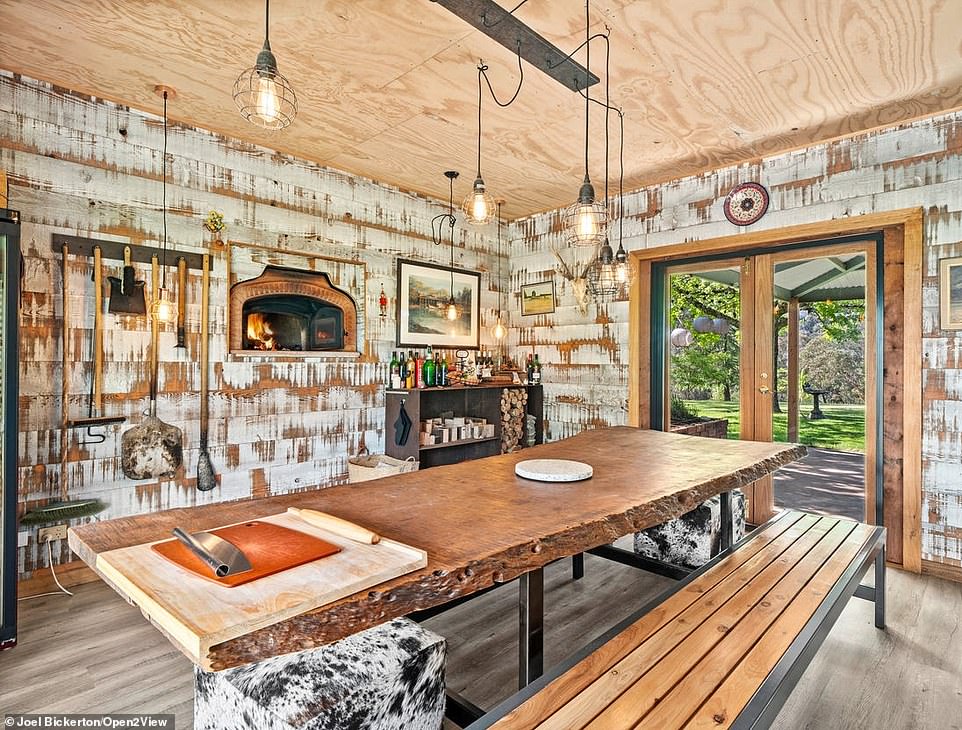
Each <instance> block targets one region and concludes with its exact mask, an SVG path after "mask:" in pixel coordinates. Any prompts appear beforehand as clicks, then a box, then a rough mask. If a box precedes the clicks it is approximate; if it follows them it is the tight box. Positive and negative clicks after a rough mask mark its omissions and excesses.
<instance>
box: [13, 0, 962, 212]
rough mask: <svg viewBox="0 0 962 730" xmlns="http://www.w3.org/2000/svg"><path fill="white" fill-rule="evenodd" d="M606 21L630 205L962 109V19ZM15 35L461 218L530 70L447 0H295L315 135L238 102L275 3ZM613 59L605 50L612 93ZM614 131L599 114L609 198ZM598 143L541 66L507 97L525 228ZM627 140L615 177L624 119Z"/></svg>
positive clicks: (698, 1)
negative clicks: (684, 184)
mask: <svg viewBox="0 0 962 730" xmlns="http://www.w3.org/2000/svg"><path fill="white" fill-rule="evenodd" d="M513 4H514V3H513V2H512V5H513ZM517 14H518V16H519V17H520V18H522V19H523V20H524V21H525V22H527V23H528V24H529V25H531V26H532V27H533V28H535V29H536V30H538V32H540V33H541V34H542V35H544V36H545V37H546V38H548V39H549V40H551V41H552V42H553V43H555V44H556V45H558V46H559V47H561V48H563V49H565V50H567V49H571V48H574V47H575V46H576V45H577V44H578V43H579V42H580V41H581V39H582V38H583V36H584V6H583V4H582V3H580V2H577V1H575V0H529V2H527V3H526V4H525V5H524V6H523V7H521V8H520V9H519V10H518V13H517ZM591 17H592V30H593V31H602V30H603V29H604V28H605V26H608V27H609V28H610V29H611V69H610V83H611V93H612V97H613V99H614V100H615V101H616V103H618V104H619V105H621V106H623V107H624V109H625V112H626V115H627V124H626V143H625V149H626V186H627V187H628V188H636V187H639V186H641V185H644V184H648V183H653V182H658V181H661V180H664V179H666V178H669V177H678V176H682V175H685V174H690V173H695V172H699V171H702V170H705V169H707V168H711V167H716V166H720V165H725V164H732V163H737V162H740V161H744V160H749V159H753V158H756V157H758V156H759V155H763V154H769V153H773V152H777V151H781V150H786V149H791V148H795V147H800V146H803V145H806V144H809V143H812V142H816V141H819V140H824V139H829V138H832V137H836V136H839V135H844V134H850V133H853V132H857V131H860V130H864V129H870V128H874V127H877V126H881V125H889V124H894V123H898V122H900V121H904V120H909V119H913V118H917V117H919V116H924V115H927V114H932V113H937V112H939V111H943V110H947V109H953V108H956V107H959V106H962V52H960V44H959V42H958V33H957V29H958V28H959V27H960V26H962V3H959V2H950V1H949V0H912V2H905V1H904V0H685V1H684V2H678V0H591ZM0 27H2V28H4V38H3V43H2V45H0V68H3V69H7V70H10V71H14V72H17V73H23V74H25V75H29V76H31V77H34V78H40V79H43V80H46V81H51V82H53V83H55V84H57V85H59V86H63V87H67V88H69V89H73V90H76V91H78V92H81V93H85V94H91V95H95V96H101V97H104V98H107V99H111V100H114V101H117V102H120V103H123V104H129V105H130V106H132V107H136V108H140V109H145V110H147V111H150V112H154V113H157V112H159V111H160V100H159V99H158V98H157V97H156V96H154V95H153V92H152V89H153V87H154V86H155V85H156V84H161V83H162V84H168V85H170V86H173V87H174V88H175V89H176V90H177V92H178V96H177V98H176V99H175V100H174V101H173V102H172V103H171V105H170V115H171V117H172V118H173V119H175V120H179V121H183V122H185V123H189V124H193V125H197V126H200V127H205V128H207V129H211V130H214V131H216V132H220V133H223V134H226V135H229V136H232V137H237V138H239V139H243V140H247V141H250V142H253V143H257V144H262V145H265V146H268V147H272V148H275V149H278V150H280V151H282V152H287V153H290V154H293V155H296V156H298V157H301V158H304V159H307V160H312V161H315V162H318V163H321V164H324V165H330V166H332V167H336V168H339V169H343V170H346V171H348V172H353V173H357V174H360V175H364V176H366V177H370V178H373V179H375V180H379V181H382V182H386V183H390V184H394V185H397V186H399V187H401V188H403V189H406V190H411V191H415V192H421V193H425V194H428V195H431V196H434V197H436V198H439V199H446V198H447V181H446V180H445V179H444V177H443V176H442V175H441V172H442V171H443V170H445V169H458V170H460V171H461V173H462V176H461V178H460V179H459V180H458V183H457V186H456V191H455V197H456V199H457V200H460V199H461V198H463V196H464V195H465V194H466V193H467V192H468V190H469V189H470V185H471V182H472V180H473V178H474V168H475V145H476V134H477V131H476V130H477V127H476V125H477V121H476V119H477V107H476V105H477V87H476V79H477V72H476V70H475V65H476V63H477V59H478V58H484V60H485V62H486V63H488V64H489V66H490V67H491V68H490V72H489V73H490V76H491V79H492V82H493V83H494V84H495V89H496V91H497V92H498V93H499V95H501V96H502V97H505V96H509V95H510V93H511V91H512V90H513V88H514V85H515V84H516V83H517V80H518V72H517V66H516V59H515V58H513V57H512V56H511V54H510V53H509V52H507V51H506V50H505V49H504V48H503V47H501V46H500V45H498V44H497V43H495V42H493V41H491V40H490V39H488V38H486V37H485V36H484V35H483V34H481V33H479V32H477V31H475V30H474V29H472V28H471V27H470V26H468V25H467V24H466V23H464V22H463V21H461V20H460V19H458V18H456V17H455V16H453V15H451V14H450V13H449V12H448V11H446V10H444V9H443V8H441V7H439V6H437V5H436V4H434V3H432V2H430V0H329V1H327V2H316V1H313V0H275V1H274V3H273V4H272V8H271V43H272V46H273V49H274V52H275V54H276V55H277V59H278V63H279V66H280V70H281V72H282V73H284V74H285V75H286V76H287V77H288V78H289V79H290V80H291V82H292V84H293V85H294V88H295V90H296V91H297V94H298V116H297V119H296V120H295V122H294V124H293V125H292V126H291V127H290V128H289V129H287V130H284V131H282V132H278V133H267V132H263V131H261V130H259V129H257V128H255V127H253V126H251V125H249V124H248V123H247V122H245V121H244V120H243V119H241V117H240V116H239V115H238V114H237V112H236V110H235V108H234V105H233V101H232V99H231V93H230V92H231V88H232V86H233V82H234V79H235V78H236V77H237V75H238V74H239V73H240V72H241V71H242V70H243V69H244V68H247V67H249V66H250V65H252V64H253V61H254V58H255V56H256V54H257V51H258V50H259V48H260V45H261V43H262V39H263V3H262V2H260V0H154V1H152V2H139V1H136V0H127V1H126V2H124V1H121V0H90V1H89V2H74V1H73V0H6V1H5V2H3V3H0ZM578 58H579V60H581V61H582V62H584V55H583V53H582V54H579V56H578ZM602 60H603V53H602V46H601V44H598V45H597V46H596V50H595V51H593V53H592V63H591V67H592V70H593V71H595V72H596V73H598V74H599V75H600V76H602V77H604V69H603V66H602V63H601V61H602ZM594 91H595V93H601V91H602V85H599V86H596V87H594ZM485 93H487V92H485ZM601 121H602V116H601V113H600V110H595V111H594V112H593V113H592V125H593V127H592V129H593V133H592V144H591V155H592V164H591V174H592V178H593V179H594V181H595V183H596V187H597V189H598V190H599V192H600V191H601V188H602V183H603V164H604V163H603V155H604V139H603V134H602V125H601ZM583 124H584V119H583V105H582V104H581V103H580V101H579V99H578V97H577V95H575V94H574V93H572V92H570V91H568V90H567V89H565V88H563V87H562V86H561V85H559V84H557V83H556V82H554V81H552V80H551V79H549V78H547V77H546V76H544V75H543V74H541V73H540V72H538V71H536V70H534V69H532V68H530V67H526V68H525V82H524V88H523V89H522V91H521V95H520V96H519V98H518V100H517V102H516V103H515V104H513V105H512V106H510V107H509V108H507V109H501V108H498V107H497V106H496V105H495V104H494V103H493V102H492V101H491V100H490V98H488V97H486V99H485V116H484V126H485V140H484V161H483V172H484V176H485V180H486V181H487V184H488V188H489V190H490V191H491V192H492V193H493V194H495V195H500V196H504V197H505V198H507V200H508V202H507V204H506V207H505V213H506V215H507V216H508V217H512V218H513V217H517V216H520V215H525V214H528V213H533V212H537V211H541V210H545V209H550V208H555V207H558V206H562V205H566V204H567V203H569V202H571V200H572V199H573V198H574V196H575V195H576V194H577V190H578V186H579V184H580V178H581V165H582V152H581V148H582V138H583ZM612 133H613V137H612V139H611V146H610V151H611V152H610V158H609V159H610V161H611V174H612V179H613V180H614V179H615V177H616V175H617V137H616V135H617V124H616V120H615V119H614V118H612Z"/></svg>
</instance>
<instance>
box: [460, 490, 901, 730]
mask: <svg viewBox="0 0 962 730" xmlns="http://www.w3.org/2000/svg"><path fill="white" fill-rule="evenodd" d="M727 496H728V495H727V493H723V498H722V506H723V510H722V514H723V515H724V514H725V510H724V505H725V502H727V501H728V500H727V499H725V497H727ZM729 514H730V513H729ZM781 517H782V516H781V515H776V516H775V517H773V518H772V519H771V520H769V521H768V522H766V523H765V524H764V525H762V526H761V527H762V528H766V527H768V526H770V525H771V524H772V523H774V522H776V521H777V520H779V519H781ZM726 528H727V529H726ZM730 530H731V521H730V518H729V520H728V524H727V525H725V524H724V521H723V529H722V541H723V543H722V544H723V545H724V544H725V543H726V542H729V541H730V538H731V531H730ZM761 532H762V530H761V529H759V530H756V531H754V532H752V533H750V534H748V535H746V536H745V537H744V538H742V539H741V540H739V541H738V542H737V543H735V544H734V545H730V546H729V547H727V548H725V549H723V550H721V551H719V553H718V555H716V556H715V557H714V558H712V559H711V560H709V561H708V562H707V563H705V564H704V565H703V566H701V567H700V568H698V569H697V570H694V571H692V572H691V573H690V574H689V575H687V576H686V577H684V578H682V579H681V580H679V581H678V582H677V583H676V584H675V585H673V586H671V587H670V588H668V589H667V590H665V591H663V592H662V593H660V594H659V595H658V596H656V597H655V598H653V599H652V600H650V601H648V602H647V603H646V604H645V605H644V606H643V607H642V608H641V609H639V610H638V611H636V612H635V613H633V614H632V615H631V616H629V617H628V618H626V619H624V620H623V621H621V622H619V623H618V624H616V625H615V626H614V627H612V628H611V629H609V630H608V631H606V632H605V633H604V634H602V635H601V636H599V637H598V638H597V639H595V640H594V641H592V642H590V643H589V644H586V645H585V646H583V647H582V648H581V649H579V650H578V651H577V652H575V653H574V654H572V655H571V656H570V657H568V658H567V659H565V660H564V661H562V662H559V663H558V664H556V665H554V666H553V667H551V668H549V670H548V671H547V672H546V673H544V674H543V675H541V676H540V677H539V678H538V679H536V680H534V681H532V682H531V683H530V684H528V685H527V686H525V687H524V688H522V689H521V690H520V691H518V692H517V693H515V694H514V695H512V696H511V697H509V698H507V699H506V700H504V701H503V702H500V703H499V704H498V705H496V706H495V707H494V708H492V709H491V710H490V711H489V712H488V713H487V714H485V715H484V716H483V717H481V718H479V719H478V720H477V721H475V722H473V723H472V724H470V725H469V726H468V727H467V728H466V730H482V729H483V728H488V727H491V725H493V724H494V723H495V722H497V721H498V720H500V719H501V718H502V717H504V716H505V715H507V714H508V713H510V712H511V711H513V710H514V709H516V708H517V707H519V706H521V705H522V704H524V703H525V702H527V701H528V700H529V699H530V698H531V697H533V696H534V695H536V694H538V692H540V691H541V690H542V689H544V688H545V687H546V686H547V685H548V684H550V683H551V682H553V681H554V680H555V679H557V678H558V677H560V676H561V675H562V674H564V673H565V672H567V671H568V670H570V669H571V668H573V667H574V666H576V665H577V664H578V663H580V662H581V661H582V660H583V659H585V658H586V657H588V656H589V655H591V654H593V653H594V652H595V651H596V650H597V649H599V648H600V647H601V646H602V645H604V644H607V643H608V642H609V641H611V640H612V639H614V638H615V637H616V636H618V635H619V634H620V633H622V632H623V631H624V630H625V629H627V628H628V627H629V626H631V625H633V624H634V623H635V622H637V621H638V620H639V619H641V618H642V617H644V616H645V615H646V614H648V613H649V612H650V611H652V610H653V609H654V608H656V607H657V606H659V605H660V604H661V603H663V602H664V601H665V600H666V599H668V598H669V597H670V596H672V595H674V594H675V593H677V592H679V591H681V590H683V589H684V588H685V587H686V586H687V585H688V584H689V583H691V582H692V581H694V580H697V579H698V578H699V577H701V576H702V575H703V574H704V573H706V572H708V571H709V570H711V569H712V568H713V567H715V565H717V564H718V563H720V562H722V561H723V560H725V559H726V558H728V557H729V556H730V555H732V554H734V553H735V552H736V551H737V550H738V549H739V548H741V547H742V546H743V545H746V544H748V543H749V542H751V541H752V540H754V539H756V538H757V537H758V536H759V535H760V534H761ZM626 552H627V551H626ZM873 563H874V566H875V586H874V587H872V586H865V585H861V579H862V576H863V575H864V574H865V572H866V571H867V570H868V568H869V566H870V565H872V564H873ZM853 595H854V596H856V597H858V598H863V599H865V600H870V601H874V603H875V626H876V627H877V628H879V629H884V628H885V528H884V527H876V528H875V529H874V530H873V532H872V534H871V536H870V537H869V539H868V540H866V542H865V545H863V547H862V549H861V550H860V551H859V553H858V554H857V555H856V556H855V559H854V560H853V561H852V562H851V564H849V566H848V567H847V568H846V569H845V571H844V572H843V573H842V575H841V576H840V577H839V579H838V580H837V581H836V582H835V584H834V585H833V586H832V589H831V590H830V591H829V592H828V594H827V595H826V596H825V598H824V599H822V602H821V604H820V605H819V607H818V609H817V610H816V611H815V613H814V614H813V615H812V617H811V618H810V619H809V620H808V621H807V622H806V624H805V626H804V627H803V629H802V630H801V631H800V632H799V634H798V635H797V636H796V637H795V639H794V640H793V641H792V643H791V645H790V646H789V647H788V650H787V651H786V652H785V653H784V654H783V655H782V657H781V659H779V660H778V662H777V663H776V664H775V667H774V668H773V669H772V671H771V672H769V674H768V676H767V677H766V678H765V681H764V682H762V684H761V686H760V687H759V688H758V690H757V691H756V692H755V694H754V695H753V696H752V698H751V700H749V702H748V704H746V705H745V707H744V708H743V709H742V711H741V712H740V713H739V714H738V717H737V718H735V720H734V723H733V724H732V726H731V727H732V728H737V729H739V730H741V729H742V728H765V727H768V726H769V725H771V723H772V722H773V721H774V719H775V717H776V716H777V715H778V712H779V711H780V710H781V708H782V706H783V705H784V704H785V701H786V700H787V699H788V697H789V695H790V694H791V692H792V690H793V689H794V688H795V685H796V684H797V683H798V680H799V679H800V678H801V676H802V674H803V673H804V671H805V669H806V668H807V667H808V665H809V663H810V662H811V660H812V658H813V657H814V656H815V653H816V652H817V651H818V648H819V647H820V646H821V645H822V642H823V641H824V640H825V637H826V636H828V633H829V632H830V631H831V629H832V627H833V626H834V625H835V621H836V620H837V619H838V617H839V614H841V612H842V609H844V608H845V605H846V604H847V603H848V600H849V598H851V597H852V596H853Z"/></svg>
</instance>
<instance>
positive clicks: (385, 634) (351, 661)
mask: <svg viewBox="0 0 962 730" xmlns="http://www.w3.org/2000/svg"><path fill="white" fill-rule="evenodd" d="M445 655H446V643H445V640H444V638H443V637H441V636H438V635H437V634H434V633H432V632H430V631H428V630H427V629H424V628H422V627H421V626H419V625H418V624H416V623H414V622H413V621H410V620H408V619H404V618H400V619H395V620H393V621H390V622H388V623H386V624H382V625H381V626H375V627H374V628H373V629H368V630H367V631H363V632H361V633H359V634H355V635H354V636H349V637H348V638H346V639H342V640H341V641H338V642H335V643H334V644H329V645H328V646H324V647H321V648H319V649H311V650H308V651H302V652H299V653H296V654H287V655H284V656H279V657H275V658H273V659H268V660H265V661H263V662H258V663H257V664H251V665H248V666H243V667H237V668H235V669H227V670H225V671H222V672H204V671H202V670H200V669H198V668H195V671H194V680H195V681H194V728H195V730H344V729H345V728H350V729H351V730H402V729H403V730H438V729H439V728H440V727H441V722H442V719H443V717H444V704H445V685H444V667H445Z"/></svg>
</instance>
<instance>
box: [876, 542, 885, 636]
mask: <svg viewBox="0 0 962 730" xmlns="http://www.w3.org/2000/svg"><path fill="white" fill-rule="evenodd" d="M875 627H876V628H878V629H884V628H885V545H882V549H881V550H880V551H879V554H878V555H877V556H876V557H875Z"/></svg>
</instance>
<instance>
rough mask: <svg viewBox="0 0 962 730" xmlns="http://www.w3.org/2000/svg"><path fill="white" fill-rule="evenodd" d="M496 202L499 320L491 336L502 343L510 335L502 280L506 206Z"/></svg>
mask: <svg viewBox="0 0 962 730" xmlns="http://www.w3.org/2000/svg"><path fill="white" fill-rule="evenodd" d="M494 202H495V205H496V206H497V212H496V213H495V215H496V216H497V219H498V319H497V320H496V321H495V323H494V327H492V328H491V336H492V337H494V339H495V340H497V341H498V342H499V343H500V342H501V341H502V340H503V339H504V338H505V336H506V335H507V334H508V330H507V328H506V327H505V326H504V286H503V285H502V279H501V206H502V205H504V199H503V198H498V199H497V200H495V201H494Z"/></svg>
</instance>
